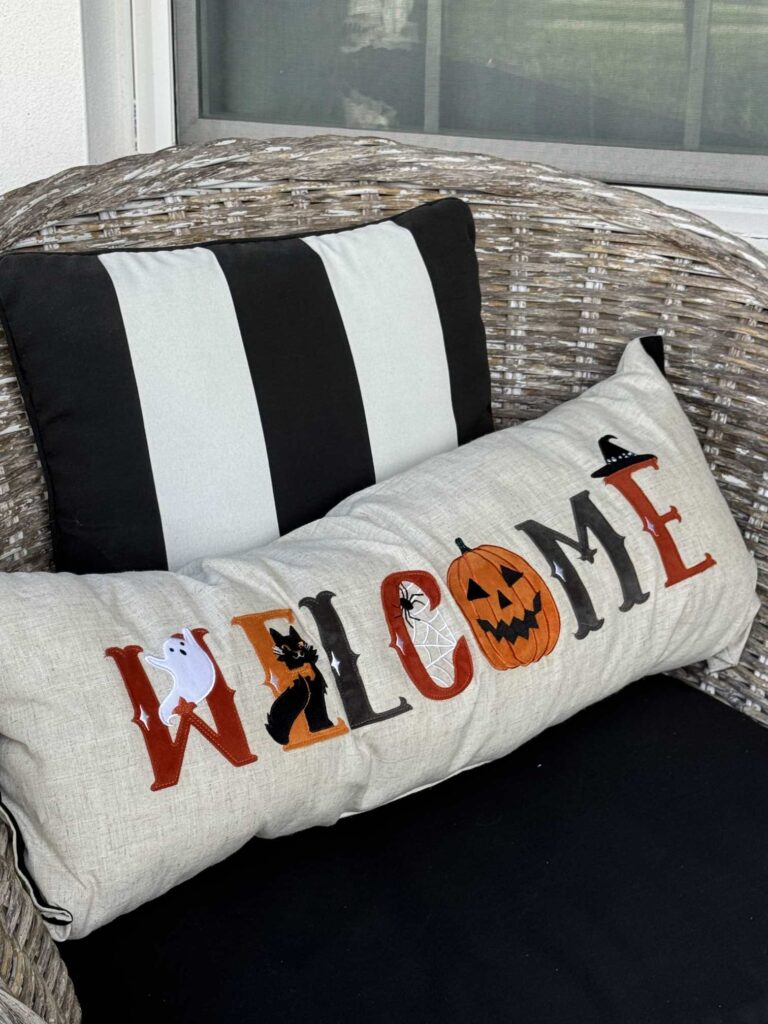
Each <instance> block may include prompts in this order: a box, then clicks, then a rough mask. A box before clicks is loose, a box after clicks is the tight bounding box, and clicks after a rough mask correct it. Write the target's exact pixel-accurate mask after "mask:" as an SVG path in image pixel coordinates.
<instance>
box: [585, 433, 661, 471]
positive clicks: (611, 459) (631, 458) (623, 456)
mask: <svg viewBox="0 0 768 1024" xmlns="http://www.w3.org/2000/svg"><path fill="white" fill-rule="evenodd" d="M615 440H616V437H615V436H614V435H613V434H604V435H603V436H602V437H601V438H600V440H599V442H598V444H599V445H600V453H601V455H602V456H603V458H604V459H605V465H604V466H601V467H600V469H596V470H595V472H594V473H592V474H591V475H592V476H593V477H604V476H610V475H611V473H617V472H618V471H619V470H620V469H625V468H626V467H627V466H635V465H637V463H638V462H648V460H649V459H655V458H656V456H655V455H637V454H636V453H635V452H632V451H629V449H627V448H622V447H621V445H618V444H614V443H613V442H614V441H615Z"/></svg>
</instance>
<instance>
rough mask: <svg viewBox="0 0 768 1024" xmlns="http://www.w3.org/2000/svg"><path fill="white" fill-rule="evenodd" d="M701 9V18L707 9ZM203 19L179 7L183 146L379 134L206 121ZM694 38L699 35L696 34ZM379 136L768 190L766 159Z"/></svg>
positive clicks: (577, 168)
mask: <svg viewBox="0 0 768 1024" xmlns="http://www.w3.org/2000/svg"><path fill="white" fill-rule="evenodd" d="M427 2H428V15H429V17H428V27H427V37H428V38H427V54H426V59H427V62H428V63H432V64H433V65H439V52H438V53H437V59H436V57H435V47H434V46H430V36H432V37H434V35H435V32H436V31H439V27H440V20H439V10H440V0H427ZM703 2H704V3H706V4H710V3H711V0H703ZM697 9H698V10H701V8H697ZM197 12H198V4H197V0H173V22H174V32H173V34H174V54H175V62H176V111H177V130H178V136H179V139H180V141H182V142H208V141H211V140H213V139H221V138H228V137H232V136H240V137H245V138H253V139H267V138H272V137H274V136H276V135H288V136H307V135H317V134H322V133H323V132H324V131H327V132H332V133H333V134H340V135H350V136H365V135H371V134H374V132H372V130H371V129H354V128H341V127H338V126H335V125H328V126H325V127H324V126H322V125H305V124H299V125H297V124H285V123H282V122H264V121H249V120H224V119H219V118H209V117H201V116H200V94H201V90H200V75H201V74H202V75H204V73H205V71H204V69H202V70H199V69H198V59H197V57H198V31H199V27H198V14H197ZM430 19H431V20H430ZM698 24H699V28H698V31H699V32H701V31H702V30H704V31H705V30H706V28H707V21H704V20H703V19H701V18H699V21H698ZM430 26H431V29H430ZM701 26H703V29H702V27H701ZM696 30H697V29H696V28H695V29H694V31H696ZM433 41H434V39H433ZM699 49H701V47H699ZM430 57H431V58H432V59H431V60H430ZM697 72H698V73H697ZM427 77H428V79H430V80H431V79H432V78H433V76H430V75H428V76H427ZM701 89H703V60H699V61H698V63H696V62H695V61H694V66H693V67H692V71H691V76H690V80H689V103H690V104H691V105H692V109H693V110H694V114H695V110H696V109H697V108H696V103H697V102H699V103H700V99H701V97H700V95H699V93H700V91H701ZM432 91H434V90H432ZM425 108H426V109H425V120H426V122H427V123H429V122H433V123H435V124H437V110H436V106H435V102H434V99H433V101H432V102H431V103H430V97H429V94H428V95H427V96H425ZM699 120H700V119H699ZM696 132H697V129H696V117H695V116H693V117H691V118H690V119H687V120H686V136H687V138H688V139H689V140H691V139H693V138H695V137H696ZM375 134H376V135H379V136H382V137H384V138H393V139H399V140H400V141H402V142H405V143H411V144H414V145H420V146H435V147H438V148H442V149H452V150H457V151H460V152H461V151H463V152H476V153H489V154H491V155H493V156H499V157H505V158H508V159H513V160H532V161H537V162H539V163H547V164H554V165H556V166H557V167H560V168H562V169H563V170H565V171H569V172H571V173H574V174H583V175H586V176H588V177H595V178H600V179H601V180H603V181H608V182H611V183H614V184H621V185H638V186H646V187H660V188H681V189H690V188H693V189H696V190H698V191H701V190H710V189H711V190H714V191H718V192H751V193H760V192H761V190H762V189H764V188H765V182H768V156H765V155H756V154H749V153H746V154H742V153H738V154H733V153H713V152H699V151H695V150H669V149H649V148H640V147H630V146H597V145H575V144H572V143H560V142H551V141H547V142H543V141H533V140H522V139H520V140H516V139H499V138H484V137H481V136H472V135H451V134H431V133H426V132H425V133H419V132H389V131H382V130H378V129H377V130H376V131H375Z"/></svg>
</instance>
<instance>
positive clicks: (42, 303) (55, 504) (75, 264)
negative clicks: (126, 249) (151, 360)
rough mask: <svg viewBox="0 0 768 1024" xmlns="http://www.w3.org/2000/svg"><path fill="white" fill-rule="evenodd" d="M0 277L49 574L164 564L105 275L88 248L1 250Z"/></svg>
mask: <svg viewBox="0 0 768 1024" xmlns="http://www.w3.org/2000/svg"><path fill="white" fill-rule="evenodd" d="M30 261H33V262H34V264H35V265H34V266H33V267H30ZM0 274H1V275H2V278H3V302H4V308H3V310H2V315H3V322H4V325H5V327H6V331H7V333H8V336H9V341H10V344H11V350H12V352H13V355H14V359H15V362H16V367H17V372H18V374H19V379H20V382H21V386H22V391H23V392H24V399H25V402H26V405H27V410H28V412H29V416H30V419H31V421H32V425H33V429H34V430H35V434H36V437H37V442H38V447H39V450H40V453H41V458H42V461H43V468H44V470H45V475H46V479H47V483H48V493H49V501H50V506H51V519H52V522H53V526H54V529H53V548H54V560H55V563H56V567H57V569H59V570H61V571H69V572H80V571H82V567H83V566H87V569H88V571H89V572H120V571H123V570H127V569H164V568H167V560H166V554H165V544H164V541H163V531H162V523H161V520H160V511H159V508H158V504H157V497H156V494H155V487H154V480H153V477H152V466H151V463H150V459H149V450H148V448H147V442H146V437H145V432H144V422H143V418H142V414H141V404H140V402H139V394H138V390H137V387H136V380H135V378H134V374H133V367H132V364H131V357H130V353H129V349H128V342H127V339H126V336H125V330H124V328H123V320H122V317H121V315H120V307H119V305H118V301H117V296H116V294H115V290H114V287H113V285H112V281H111V279H110V277H109V274H108V273H107V271H106V270H105V268H104V267H103V265H102V264H101V262H100V261H99V260H98V259H94V257H93V256H90V255H81V256H75V255H73V256H69V257H68V259H67V260H65V261H62V260H55V259H51V258H50V257H48V256H46V255H45V254H40V255H37V254H24V255H21V254H20V255H18V256H17V255H15V254H8V255H6V256H4V257H3V258H2V261H0ZM51 339H55V344H51V343H50V342H51ZM27 382H34V386H31V385H30V384H28V383H27Z"/></svg>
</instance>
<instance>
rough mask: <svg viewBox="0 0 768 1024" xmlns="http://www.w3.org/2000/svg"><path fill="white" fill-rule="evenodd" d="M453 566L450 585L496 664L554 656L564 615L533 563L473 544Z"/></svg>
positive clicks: (483, 648) (512, 665)
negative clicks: (551, 653)
mask: <svg viewBox="0 0 768 1024" xmlns="http://www.w3.org/2000/svg"><path fill="white" fill-rule="evenodd" d="M456 544H457V545H458V548H459V551H461V554H460V555H459V557H458V558H457V559H455V561H453V562H452V563H451V565H450V567H449V569H448V588H449V590H450V591H451V594H452V595H453V598H454V600H455V601H456V603H457V604H458V606H459V608H461V610H462V612H463V613H464V617H465V618H466V620H467V622H468V623H469V625H470V626H471V628H472V632H473V634H474V636H475V640H477V643H478V645H479V647H480V650H481V651H482V652H483V654H484V655H485V656H486V658H487V659H488V661H489V662H490V663H491V665H493V667H494V668H498V669H507V668H518V667H519V666H520V665H530V664H532V663H533V662H534V661H538V660H539V659H540V658H544V657H545V656H546V655H547V654H549V653H550V652H551V651H552V650H553V649H554V646H555V644H556V643H557V638H558V637H559V636H560V613H559V612H558V610H557V605H556V604H555V601H554V598H553V597H552V593H551V591H550V589H549V587H548V586H547V584H546V583H545V582H544V580H543V579H542V578H541V576H539V574H538V573H537V572H536V570H535V569H534V568H533V566H531V565H529V564H528V562H526V560H525V559H524V558H521V557H520V555H516V554H515V553H514V552H513V551H507V550H506V549H505V548H499V547H495V546H494V545H492V544H483V545H482V546H481V547H477V548H468V547H467V545H466V544H465V543H464V541H463V540H461V538H460V537H457V538H456Z"/></svg>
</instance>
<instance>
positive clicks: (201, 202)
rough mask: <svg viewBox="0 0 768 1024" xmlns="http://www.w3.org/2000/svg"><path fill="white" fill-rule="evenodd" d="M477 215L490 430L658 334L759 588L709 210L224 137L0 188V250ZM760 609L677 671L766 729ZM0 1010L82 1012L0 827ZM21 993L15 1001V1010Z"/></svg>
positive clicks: (467, 161)
mask: <svg viewBox="0 0 768 1024" xmlns="http://www.w3.org/2000/svg"><path fill="white" fill-rule="evenodd" d="M447 194H451V195H458V196H460V197H461V198H463V199H466V200H467V201H468V202H469V203H470V204H471V205H472V208H473V210H474V214H475V218H476V222H477V248H478V256H479V260H480V268H481V278H482V288H483V301H484V317H485V323H486V327H487V332H488V349H489V354H490V359H491V364H492V377H493V404H494V410H495V417H496V422H497V425H498V426H506V425H508V424H510V423H515V422H518V421H520V420H525V419H528V418H531V417H535V416H538V415H540V414H541V413H543V412H544V411H545V410H547V409H549V408H551V407H552V406H554V405H556V404H558V403H560V402H562V401H564V400H565V399H568V398H572V397H573V396H575V395H576V394H578V393H579V392H580V391H582V390H583V389H584V388H586V387H588V386H589V385H591V384H592V383H594V382H595V381H597V380H599V379H600V378H602V377H604V376H607V375H608V374H610V373H611V372H612V371H613V368H614V367H615V365H616V362H617V358H618V352H619V349H620V348H621V346H622V345H623V344H624V343H625V342H626V341H627V340H628V339H630V338H632V337H634V336H636V335H638V334H650V333H661V334H663V335H664V336H665V338H666V341H667V343H668V346H669V375H670V380H671V383H672V385H673V386H674V388H675V389H676V391H677V393H678V395H679V396H680V398H681V400H682V402H683V403H684V405H685V408H686V410H687V412H688V414H689V415H690V417H691V419H692V421H693V423H694V425H695V427H696V430H697V432H698V435H699V438H700V440H701V442H702V444H703V446H704V449H705V451H706V453H707V456H708V459H709V463H710V465H711V467H712V469H713V471H714V473H715V475H716V476H717V478H718V480H719V482H720V485H721V487H722V489H723V491H724V493H725V495H726V497H727V499H728V501H729V503H730V506H731V509H732V510H733V513H734V514H735V516H736V518H737V519H738V521H739V524H740V526H741V528H742V531H743V532H744V534H745V536H746V538H747V541H748V543H749V545H750V546H751V548H752V550H753V551H754V552H755V554H756V556H757V559H758V562H759V565H760V588H761V594H762V595H765V591H766V587H767V586H768V535H766V533H765V531H764V527H765V525H766V520H767V519H768V347H766V342H768V260H767V259H766V258H765V257H763V256H762V255H761V254H760V253H759V252H757V251H756V250H755V249H752V248H751V247H750V246H748V245H747V244H745V243H744V242H741V241H739V240H738V239H736V238H734V237H732V236H731V235H728V234H726V233H725V232H723V231H720V230H719V229H718V228H716V227H714V226H713V225H712V224H710V223H708V222H706V221H704V220H701V219H699V218H696V217H693V216H689V215H687V214H685V213H682V212H680V211H678V210H674V209H671V208H669V207H667V206H664V205H662V204H660V203H656V202H654V201H652V200H650V199H646V198H644V197H642V196H640V195H638V194H636V193H633V192H629V191H627V190H625V189H621V188H614V187H610V186H607V185H603V184H600V183H598V182H594V181H589V180H586V179H582V178H576V177H572V176H569V175H566V174H563V173H562V172H560V171H557V170H554V169H552V168H549V167H544V166H540V165H535V164H524V163H512V162H508V161H503V160H499V159H495V158H493V157H488V156H477V155H467V154H458V153H445V152H440V151H438V150H426V149H415V148H411V147H405V146H401V145H399V144H397V143H395V142H392V141H388V140H382V139H373V138H367V139H349V138H335V137H330V136H324V137H315V138H311V139H302V140H296V139H275V140H271V141H268V142H252V141H246V140H226V141H222V142H214V143H209V144H205V145H201V146H190V147H178V148H173V149H168V150H165V151H163V152H161V153H158V154H154V155H151V156H133V157H127V158H125V159H122V160H117V161H115V162H114V163H111V164H106V165H104V166H102V167H81V168H75V169H73V170H70V171H66V172H64V173H62V174H58V175H55V176H54V177H52V178H49V179H47V180H46V181H43V182H40V183H37V184H34V185H30V186H29V187H27V188H24V189H20V190H18V191H16V192H13V193H10V194H9V195H7V196H6V197H5V198H3V199H2V200H0V251H4V250H8V249H14V248H16V249H19V248H25V249H77V250H85V249H90V248H115V249H118V248H121V247H125V246H144V245H146V246H149V245H152V246H157V245H166V244H169V245H172V244H183V243H189V242H195V241H202V240H211V239H216V238H239V237H253V236H258V235H279V234H287V233H297V232H298V233H307V232H312V231H319V230H322V229H324V228H333V227H338V226H339V225H342V224H344V225H347V224H356V223H361V222H365V221H370V220H377V219H380V218H383V217H388V216H390V215H391V214H394V213H396V212H399V211H402V210H405V209H408V208H409V207H412V206H414V205H416V204H418V203H421V202H424V201H427V200H431V199H434V198H436V197H438V196H440V195H447ZM0 508H1V509H2V522H0V567H2V568H3V569H6V570H30V569H47V568H50V566H51V552H50V537H49V529H48V521H47V512H46V495H45V488H44V484H43V480H42V474H41V470H40V466H39V463H38V460H37V456H36V452H35V448H34V444H33V441H32V436H31V433H30V429H29V426H28V424H27V420H26V417H25V413H24V409H23V405H22V402H21V397H20V394H19V391H18V388H17V386H16V383H15V378H14V374H13V369H12V366H11V363H10V359H9V354H8V350H7V346H6V345H5V341H4V339H3V337H2V335H1V334H0ZM767 641H768V604H766V603H764V604H763V608H762V611H761V613H760V615H759V618H758V622H757V624H756V626H755V628H754V630H753V634H752V638H751V640H750V643H749V646H748V649H747V652H746V654H745V657H744V659H743V662H742V664H741V665H740V666H739V667H738V668H737V669H735V670H733V671H731V672H728V673H723V674H722V675H721V676H720V678H719V679H718V680H717V681H711V680H706V681H705V680H704V678H703V675H702V673H701V671H700V669H697V668H695V667H694V668H692V669H689V670H686V671H684V672H682V673H680V675H681V676H682V677H683V678H685V679H686V680H687V681H688V682H691V683H693V684H694V685H698V686H701V687H703V688H704V689H706V690H707V692H709V693H711V694H713V695H715V696H717V697H719V698H721V699H723V700H725V701H727V702H728V703H729V704H731V705H733V706H734V707H735V708H737V709H739V710H741V711H744V712H746V713H747V714H749V715H751V716H752V717H754V718H756V719H758V720H759V721H761V722H762V723H764V724H768V696H767V695H766V690H768V642H767ZM0 886H2V894H1V896H0V957H1V959H0V1019H2V1020H9V1021H39V1020H41V1019H42V1020H45V1021H49V1022H51V1024H53V1022H56V1024H64V1022H76V1021H79V1020H80V1010H79V1007H78V1004H77V1000H76V997H75V995H74V992H73V990H72V986H71V983H70V982H69V979H68V977H67V974H66V970H65V968H64V966H63V964H62V963H61V960H60V959H59V957H58V953H57V951H56V948H55V945H54V944H53V942H52V941H51V940H50V938H49V937H48V933H47V931H46V930H45V927H44V925H43V923H42V921H41V919H40V918H39V916H38V915H37V913H36V911H35V909H34V906H33V904H32V902H31V900H30V898H29V896H28V895H27V892H26V890H25V889H24V888H23V887H22V886H21V885H20V883H19V882H18V880H17V877H16V874H15V872H14V869H13V855H12V850H11V844H10V842H9V839H8V834H7V830H6V829H5V827H4V826H3V827H0ZM21 1004H25V1005H21ZM25 1006H26V1007H30V1008H31V1009H30V1010H27V1009H26V1008H25Z"/></svg>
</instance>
